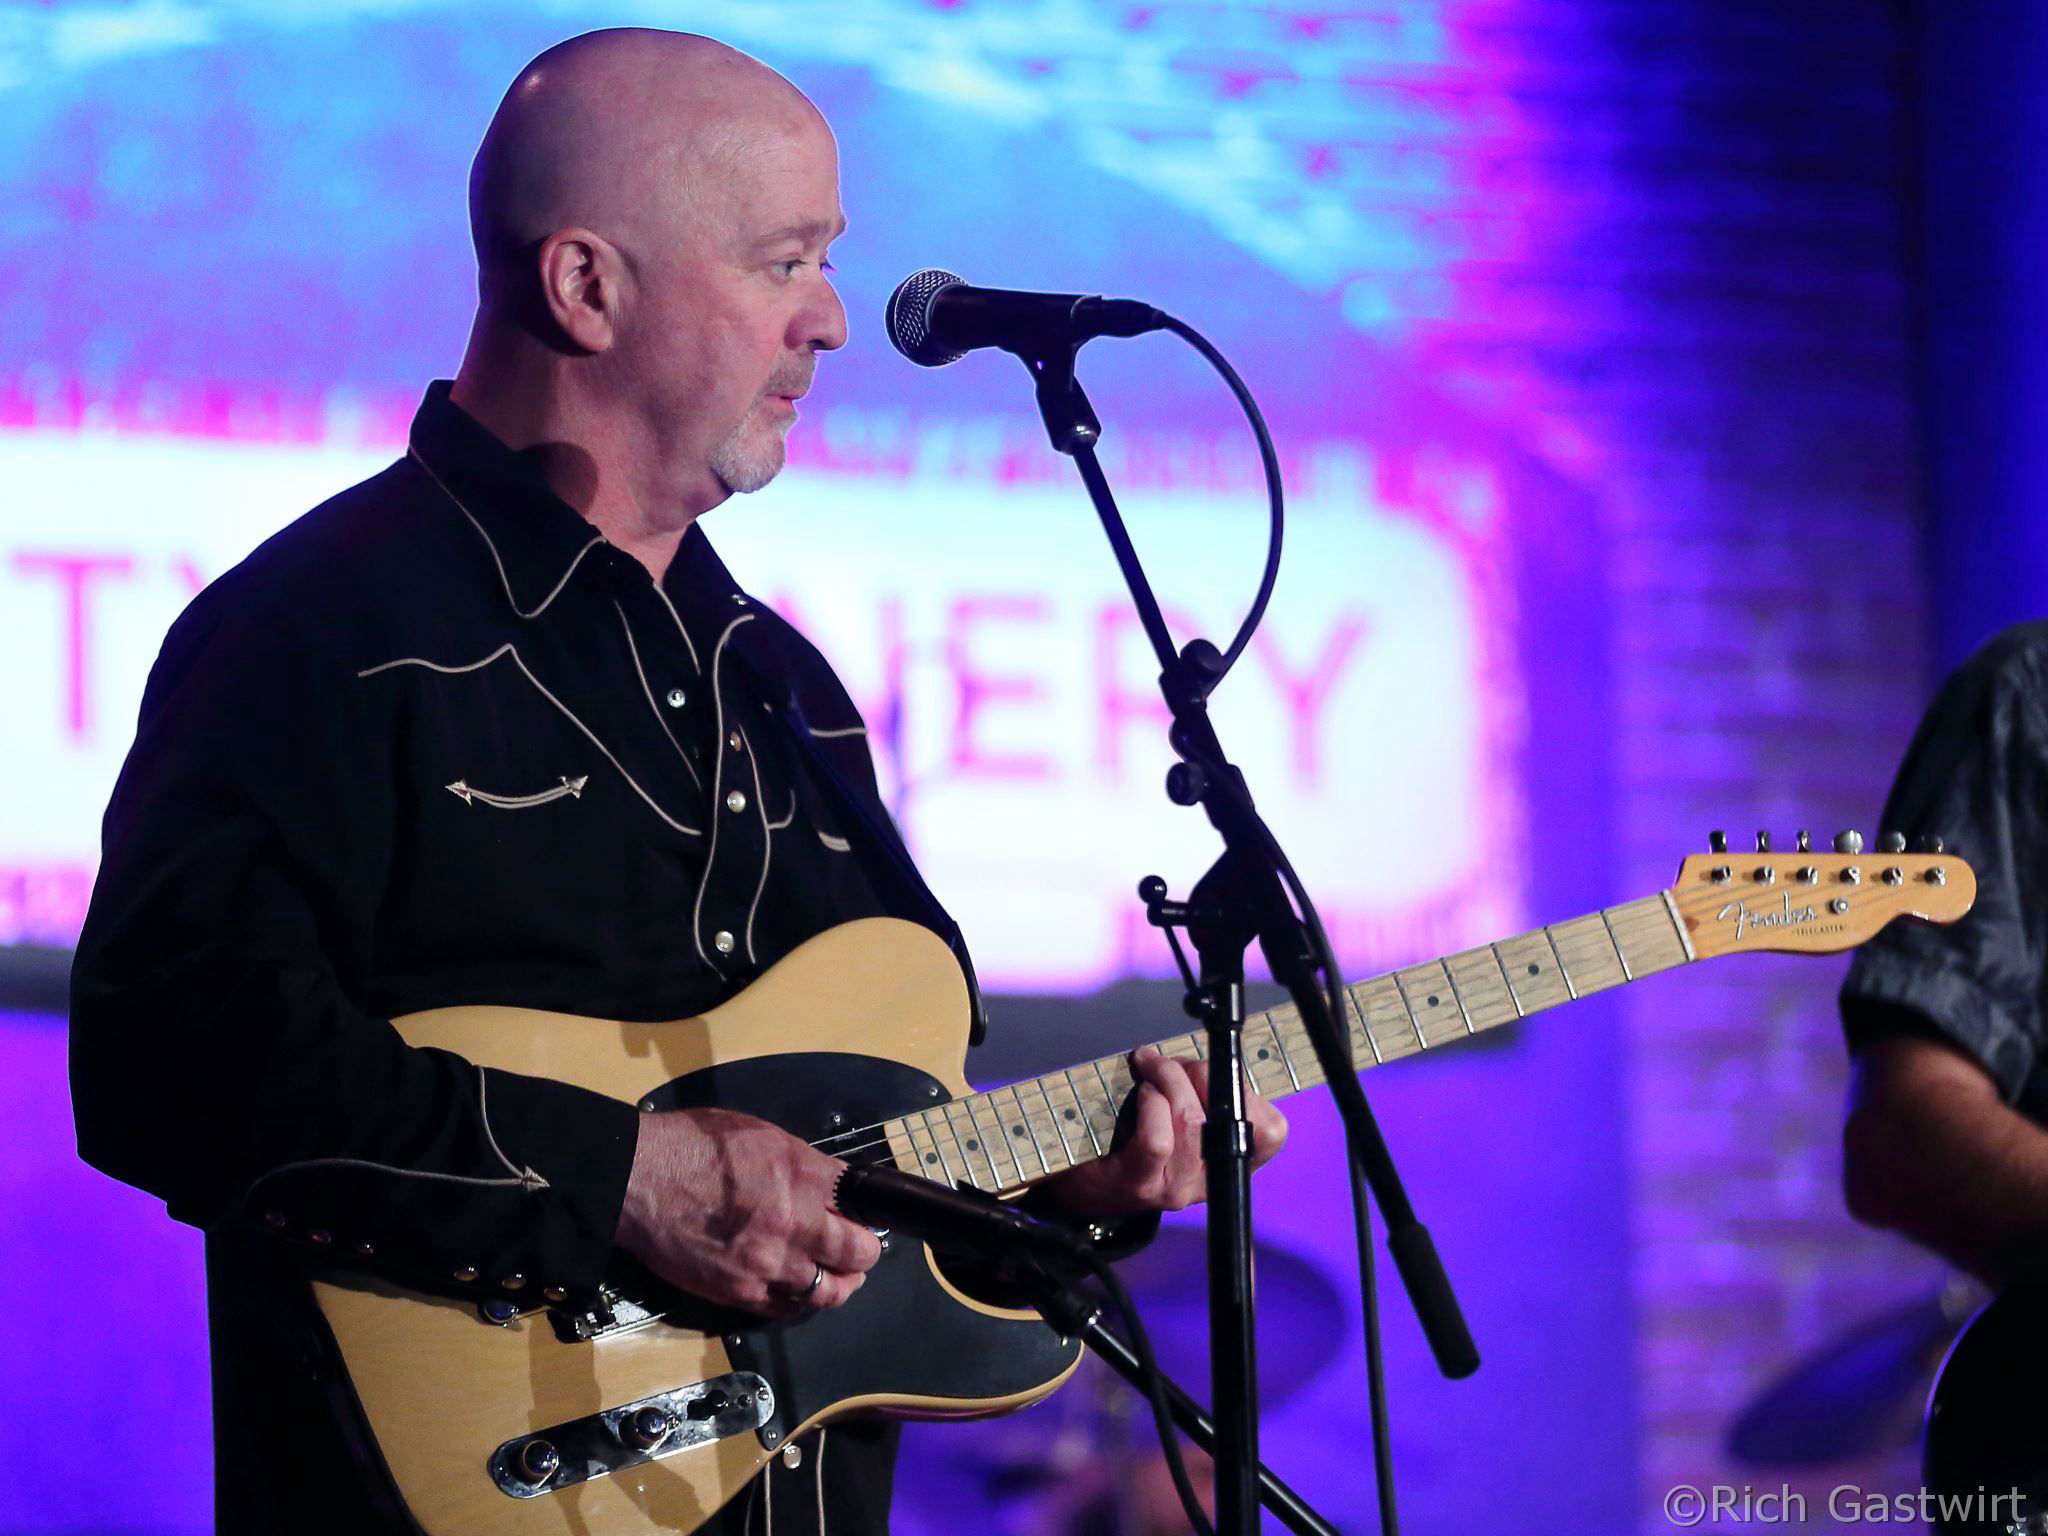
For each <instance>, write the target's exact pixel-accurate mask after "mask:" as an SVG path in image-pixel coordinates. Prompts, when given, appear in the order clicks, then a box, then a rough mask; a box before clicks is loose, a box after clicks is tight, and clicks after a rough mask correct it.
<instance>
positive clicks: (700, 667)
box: [654, 581, 704, 677]
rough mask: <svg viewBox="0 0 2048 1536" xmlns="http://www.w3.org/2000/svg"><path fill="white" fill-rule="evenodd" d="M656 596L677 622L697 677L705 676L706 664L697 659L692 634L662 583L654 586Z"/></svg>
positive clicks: (678, 630)
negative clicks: (669, 598) (684, 625)
mask: <svg viewBox="0 0 2048 1536" xmlns="http://www.w3.org/2000/svg"><path fill="white" fill-rule="evenodd" d="M654 595H655V596H656V597H658V598H660V599H661V606H662V607H664V608H666V609H667V610H668V616H669V617H670V618H672V619H674V620H675V621H676V633H677V634H679V635H681V636H682V637H683V648H684V649H685V650H687V651H688V652H689V653H690V665H691V666H693V667H695V668H696V669H697V675H698V676H700V677H701V676H703V675H704V663H703V662H701V661H699V660H698V659H697V647H696V646H695V645H694V644H693V643H692V642H691V640H690V632H689V631H688V630H687V629H685V628H683V616H682V615H681V614H680V613H677V612H676V605H675V604H674V603H672V602H670V601H669V600H668V594H667V593H666V592H664V591H662V589H661V583H660V582H658V581H657V582H656V583H655V584H654Z"/></svg>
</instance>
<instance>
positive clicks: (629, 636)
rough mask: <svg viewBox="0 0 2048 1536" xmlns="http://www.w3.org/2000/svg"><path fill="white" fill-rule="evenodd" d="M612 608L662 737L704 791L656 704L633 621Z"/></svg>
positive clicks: (700, 780)
mask: <svg viewBox="0 0 2048 1536" xmlns="http://www.w3.org/2000/svg"><path fill="white" fill-rule="evenodd" d="M612 607H614V608H617V609H618V612H619V623H620V624H621V625H622V626H623V627H624V628H625V631H626V649H627V650H629V651H631V652H632V653H633V670H634V672H635V673H637V674H638V675H639V678H640V691H641V692H642V693H644V694H646V695H647V707H648V708H649V709H651V710H653V711H654V718H655V719H656V720H659V721H660V722H661V733H662V735H664V736H666V737H667V738H668V744H669V745H670V746H672V747H674V748H675V749H676V756H677V757H679V758H681V759H682V760H683V766H684V767H685V768H687V769H688V770H689V771H690V782H691V783H692V784H694V785H696V786H697V787H698V788H699V789H702V788H703V787H704V778H703V775H701V774H699V773H698V772H697V765H696V764H695V763H693V762H691V761H690V754H689V753H687V752H685V751H684V750H683V744H682V743H681V742H680V741H677V740H676V733H675V732H674V731H672V730H670V729H669V728H668V716H666V715H664V714H663V713H662V712H661V706H660V705H659V704H657V703H655V702H654V690H653V689H652V688H651V687H649V686H648V684H647V670H646V668H644V667H642V666H641V665H640V647H639V646H637V645H635V644H634V643H633V625H632V621H631V620H629V619H628V618H627V617H626V610H625V609H624V608H621V607H620V606H619V604H618V602H617V601H616V600H614V601H613V603H612ZM690 660H691V662H692V664H694V663H695V662H696V660H697V658H696V657H694V656H692V657H691V658H690ZM700 670H701V669H700Z"/></svg>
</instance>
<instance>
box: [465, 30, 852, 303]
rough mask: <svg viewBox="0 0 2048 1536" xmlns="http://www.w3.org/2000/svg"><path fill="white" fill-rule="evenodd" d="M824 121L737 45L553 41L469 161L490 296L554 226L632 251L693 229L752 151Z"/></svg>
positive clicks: (642, 35)
mask: <svg viewBox="0 0 2048 1536" xmlns="http://www.w3.org/2000/svg"><path fill="white" fill-rule="evenodd" d="M805 132H810V133H823V132H826V130H825V126H824V120H823V119H822V118H821V117H819V115H818V112H817V109H816V108H814V107H813V106H812V105H811V104H810V102H809V101H808V100H806V99H805V97H804V95H803V93H802V92H800V91H798V90H797V88H796V87H795V86H793V85H791V84H790V83H789V82H788V81H787V80H785V79H783V77H782V76H781V75H778V74H777V73H776V72H775V71H774V70H772V69H770V68H769V67H768V66H767V65H765V64H763V63H761V62H760V61H759V60H758V59H754V58H750V57H749V56H748V55H746V54H744V53H741V52H740V51H739V50H738V49H736V48H729V47H727V46H726V45H725V44H724V43H721V42H717V41H715V40H713V39H711V38H708V37H697V36H694V35H692V34H690V33H684V32H658V31H653V30H650V29H647V28H639V27H621V28H616V29H613V30H610V31H604V32H590V33H585V34H584V35H583V36H581V37H574V38H571V39H569V40H568V41H567V42H564V43H558V44H557V45H556V46H554V47H553V48H550V49H549V50H548V51H547V52H545V53H543V54H541V55H540V57H538V58H537V59H535V60H534V61H533V62H532V63H531V64H529V65H527V67H526V68H525V69H524V70H523V71H521V73H520V75H519V78H518V79H517V80H515V81H513V83H512V88H511V89H510V90H509V91H507V92H506V93H505V99H504V100H503V101H502V102H500V103H499V105H498V111H497V114H496V116H494V117H493V118H492V119H491V125H490V128H489V129H488V131H486V133H485V134H484V140H483V144H482V146H481V147H480V148H479V149H478V150H477V155H476V163H475V165H474V166H473V167H472V169H471V172H470V181H469V222H470V236H471V239H472V240H473V241H474V242H475V245H476V255H477V267H478V271H479V274H480V277H481V279H482V282H483V287H484V294H485V299H486V302H487V303H488V302H489V301H490V299H491V297H492V296H493V293H494V290H496V289H498V288H499V287H501V285H502V284H503V283H504V280H505V279H506V278H508V277H512V278H517V277H519V276H522V275H524V273H525V271H526V269H527V268H528V266H529V263H528V257H529V256H530V254H531V253H532V251H533V250H534V248H535V247H536V246H537V245H538V243H539V242H540V241H542V240H545V239H546V238H547V237H548V236H549V235H551V234H554V233H555V232H556V231H558V230H561V229H564V228H569V227H580V228H584V229H589V230H593V231H595V232H597V233H598V234H600V235H603V236H604V237H605V238H607V239H609V240H611V241H613V242H614V243H616V244H618V245H619V246H620V247H621V248H622V249H623V250H625V251H626V252H627V253H628V254H629V256H630V255H631V254H633V253H635V252H636V251H639V250H645V249H647V248H648V247H650V246H652V245H659V244H667V243H672V242H674V241H676V240H680V239H687V238H689V236H690V234H691V226H692V225H693V224H695V223H699V222H701V221H704V220H716V219H719V218H720V217H722V216H725V215H726V214H727V213H728V212H729V210H728V209H727V208H726V207H725V206H723V205H724V204H725V203H727V202H729V201H730V199H731V197H732V196H733V195H734V194H735V192H736V190H737V188H736V185H735V184H736V182H738V181H739V180H740V175H739V173H740V172H741V170H742V167H743V165H744V162H745V160H746V158H747V156H748V153H749V151H750V150H752V149H754V148H757V147H759V146H760V145H761V144H763V143H764V142H767V141H769V140H771V139H774V138H776V137H778V136H788V135H791V134H802V133H805Z"/></svg>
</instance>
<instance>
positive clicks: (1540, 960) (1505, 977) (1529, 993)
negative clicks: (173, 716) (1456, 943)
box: [884, 892, 1697, 1194]
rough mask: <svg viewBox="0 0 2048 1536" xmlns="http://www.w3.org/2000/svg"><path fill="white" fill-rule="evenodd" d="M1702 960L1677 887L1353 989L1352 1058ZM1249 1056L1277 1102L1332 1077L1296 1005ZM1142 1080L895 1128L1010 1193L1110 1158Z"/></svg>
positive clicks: (911, 1167)
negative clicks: (1120, 1120) (1120, 1117)
mask: <svg viewBox="0 0 2048 1536" xmlns="http://www.w3.org/2000/svg"><path fill="white" fill-rule="evenodd" d="M1695 958H1697V957H1696V955H1695V952H1694V949H1693V945H1692V942H1691V940H1690V938H1689V937H1688V934H1687V930H1686V926H1685V924H1684V922H1683V921H1682V920H1681V919H1680V916H1679V910H1678V907H1677V905H1676V904H1675V903H1674V901H1673V898H1672V894H1671V893H1670V892H1660V893H1659V894H1657V895H1655V896H1649V897H1645V898H1644V899H1643V900H1641V901H1632V902H1629V903H1627V904H1625V905H1623V906H1618V907H1608V908H1605V909H1604V910H1602V911H1599V912H1595V913H1593V914H1591V915H1590V916H1587V917H1579V918H1574V919H1572V920H1571V921H1570V922H1565V923H1555V924H1552V925H1551V926H1550V927H1547V928H1537V929H1533V930H1531V931H1530V932H1528V933H1524V934H1520V935H1518V936H1516V937H1514V938H1511V939H1503V940H1501V941H1500V942H1499V943H1496V944H1487V945H1483V946H1482V947H1480V948H1478V949H1467V950H1462V951H1460V952H1459V953H1457V954H1454V955H1446V956H1444V957H1443V958H1442V959H1440V960H1432V961H1429V962H1428V963H1427V964H1424V965H1414V966H1409V967H1408V968H1407V969H1405V970H1399V971H1390V972H1388V973H1387V974H1386V975H1384V976H1375V977H1373V978H1372V979H1371V980H1369V981H1362V982H1359V983H1358V984H1357V985H1356V986H1353V987H1350V988H1348V989H1347V991H1346V999H1347V1003H1348V1007H1347V1009H1346V1021H1345V1022H1346V1023H1347V1024H1348V1026H1349V1028H1350V1033H1351V1053H1352V1057H1353V1060H1354V1062H1355V1064H1356V1065H1357V1066H1359V1067H1360V1068H1365V1067H1371V1066H1377V1065H1379V1064H1380V1063H1381V1062H1387V1061H1394V1060H1396V1059H1398V1058H1400V1057H1403V1056H1419V1055H1421V1054H1422V1053H1423V1052H1425V1051H1432V1050H1435V1049H1437V1048H1438V1047H1439V1046H1444V1045H1449V1044H1451V1043H1452V1042H1453V1041H1456V1040H1462V1039H1464V1038H1465V1037H1466V1036H1468V1035H1476V1034H1478V1033H1479V1032H1480V1031H1481V1030H1485V1029H1492V1028H1494V1027H1495V1026H1497V1025H1501V1024H1507V1023H1510V1022H1512V1021H1513V1020H1515V1019H1521V1018H1527V1017H1528V1016H1529V1015H1530V1014H1532V1013H1540V1012H1542V1011H1543V1010H1544V1009H1546V1008H1554V1007H1556V1006H1557V1005H1558V1004H1560V1003H1566V1002H1570V1001H1572V1000H1573V999H1575V998H1581V997H1585V996H1587V995H1588V994H1590V993H1594V992H1605V991H1607V990H1608V989H1609V988H1611V987H1618V986H1621V985H1622V984H1623V983H1625V982H1630V981H1640V980H1641V979H1642V978H1643V977H1645V976H1653V975H1655V974H1656V973H1657V972H1659V971H1668V970H1671V969H1673V968H1674V967H1676V966H1680V965H1684V964H1686V963H1687V962H1688V961H1691V960H1693V959H1695ZM1156 1049H1158V1050H1159V1051H1160V1052H1161V1053H1162V1054H1164V1055H1167V1056H1173V1057H1177V1058H1179V1059H1181V1060H1183V1061H1199V1060H1201V1059H1202V1057H1203V1056H1204V1055H1205V1054H1207V1049H1208V1047H1207V1042H1206V1039H1205V1037H1204V1035H1203V1034H1201V1033H1192V1034H1185V1035H1174V1036H1172V1037H1171V1038H1169V1039H1166V1040H1161V1041H1158V1042H1156ZM1244 1053H1245V1065H1246V1068H1247V1069H1248V1071H1249V1072H1250V1075H1251V1080H1252V1082H1253V1084H1254V1085H1255V1086H1256V1087H1257V1088H1258V1090H1259V1092H1260V1093H1262V1094H1264V1095H1265V1096H1266V1097H1267V1098H1269V1099H1279V1098H1285V1097H1286V1096H1287V1095H1289V1094H1292V1093H1298V1092H1300V1091H1301V1090H1303V1089H1305V1088H1315V1087H1320V1086H1321V1085H1322V1084H1323V1083H1324V1082H1325V1081H1326V1079H1325V1077H1324V1074H1323V1070H1322V1066H1321V1064H1320V1062H1318V1060H1317V1058H1316V1052H1315V1047H1314V1045H1313V1044H1312V1043H1311V1042H1310V1040H1309V1036H1308V1029H1307V1027H1306V1026H1305V1025H1304V1024H1303V1023H1302V1021H1301V1015H1300V1014H1299V1012H1298V1011H1297V1010H1296V1009H1295V1008H1294V1007H1293V1006H1292V1005H1291V1004H1290V1005H1287V1006H1284V1007H1280V1008H1274V1009H1271V1010H1269V1011H1268V1012H1265V1013H1260V1014H1255V1015H1253V1016H1251V1017H1249V1018H1247V1019H1246V1020H1245V1031H1244ZM1133 1083H1134V1078H1133V1076H1132V1073H1131V1068H1130V1064H1129V1062H1128V1061H1127V1060H1126V1059H1125V1057H1124V1056H1122V1055H1117V1056H1105V1057H1100V1058H1098V1059H1096V1060H1094V1061H1085V1062H1082V1063H1081V1064H1080V1065H1078V1066H1073V1067H1067V1068H1065V1069H1064V1070H1062V1071H1058V1072H1052V1073H1048V1074H1047V1075H1046V1076H1044V1077H1036V1078H1031V1079H1029V1080H1028V1081H1025V1082H1021V1083H1012V1084H1010V1085H1009V1086H1008V1087H1004V1088H996V1089H992V1090H990V1091H989V1092H987V1093H977V1094H970V1095H968V1096H967V1097H966V1098H961V1099H955V1100H952V1101H951V1102H949V1103H945V1104H937V1105H934V1106H933V1107H932V1108H930V1109H928V1110H924V1111H921V1112H920V1113H918V1114H915V1115H909V1116H906V1117H905V1118H903V1119H901V1120H896V1121H892V1122H890V1123H889V1124H888V1125H887V1126H886V1127H884V1129H885V1130H886V1131H887V1133H888V1137H889V1145H890V1149H891V1151H892V1152H893V1153H894V1155H895V1161H896V1165H897V1166H898V1167H899V1168H901V1169H903V1170H904V1171H905V1172H907V1173H918V1174H922V1175H924V1176H925V1177H926V1178H930V1179H937V1180H942V1181H944V1182H946V1183H949V1184H951V1183H958V1182H960V1181H962V1180H965V1181H967V1182H969V1183H971V1184H973V1185H974V1186H975V1187H977V1188H979V1189H983V1190H987V1191H989V1192H991V1193H995V1194H1004V1193H1008V1192H1010V1191H1013V1190H1019V1189H1023V1188H1025V1187H1026V1186H1028V1185H1031V1184H1036V1183H1037V1182H1038V1181H1039V1180H1041V1179H1045V1178H1048V1177H1050V1176H1051V1175H1053V1174H1055V1173H1058V1172H1060V1171H1061V1170H1063V1169H1066V1168H1072V1167H1075V1166H1077V1165H1079V1164H1081V1163H1087V1162H1092V1161H1094V1160H1095V1159H1096V1158H1098V1157H1101V1156H1102V1155H1104V1154H1105V1153H1106V1152H1107V1151H1108V1150H1109V1147H1110V1142H1111V1140H1112V1138H1113V1136H1114V1134H1115V1130H1116V1117H1117V1110H1118V1109H1119V1107H1120V1106H1121V1105H1122V1104H1123V1102H1124V1100H1125V1098H1126V1097H1128V1096H1129V1094H1130V1091H1131V1088H1132V1085H1133Z"/></svg>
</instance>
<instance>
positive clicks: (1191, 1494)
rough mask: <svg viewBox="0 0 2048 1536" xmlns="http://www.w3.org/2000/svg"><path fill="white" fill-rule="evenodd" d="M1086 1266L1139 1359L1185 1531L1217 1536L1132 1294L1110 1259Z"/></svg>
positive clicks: (1094, 1260) (1096, 1256) (1093, 1259)
mask: <svg viewBox="0 0 2048 1536" xmlns="http://www.w3.org/2000/svg"><path fill="white" fill-rule="evenodd" d="M1089 1267H1090V1268H1091V1269H1092V1270H1093V1271H1094V1272H1095V1278H1096V1279H1097V1280H1099V1281H1101V1282H1102V1288H1103V1289H1104V1290H1105V1291H1107V1292H1108V1293H1109V1299H1110V1301H1111V1302H1113V1303H1114V1304H1115V1306H1116V1309H1117V1311H1118V1312H1120V1313H1122V1314H1123V1319H1124V1328H1125V1330H1126V1332H1127V1334H1128V1338H1127V1342H1128V1343H1129V1344H1130V1346H1131V1353H1132V1354H1134V1355H1136V1356H1137V1357H1138V1369H1139V1371H1140V1372H1141V1373H1142V1374H1143V1376H1144V1378H1145V1397H1146V1400H1147V1401H1148V1402H1149V1403H1151V1405H1152V1422H1153V1424H1154V1426H1155V1427H1156V1428H1157V1429H1158V1431H1159V1449H1160V1451H1161V1453H1162V1454H1163V1455H1164V1456H1165V1457H1166V1470H1167V1471H1168V1472H1169V1473H1171V1474H1172V1476H1173V1490H1174V1492H1175V1493H1177V1494H1179V1495H1180V1507H1181V1512H1182V1513H1183V1514H1185V1515H1186V1516H1187V1518H1188V1528H1189V1529H1190V1530H1192V1531H1193V1532H1194V1533H1195V1536H1216V1530H1215V1527H1214V1526H1212V1525H1211V1524H1210V1523H1209V1518H1208V1516H1207V1515H1206V1514H1204V1513H1203V1510H1202V1501H1201V1500H1200V1499H1198V1498H1196V1497H1195V1485H1194V1484H1193V1483H1192V1482H1190V1481H1189V1480H1188V1466H1187V1462H1186V1460H1185V1459H1184V1458H1183V1457H1182V1456H1181V1451H1180V1431H1179V1430H1177V1429H1175V1428H1174V1425H1173V1410H1172V1408H1170V1407H1169V1406H1168V1405H1167V1401H1166V1383H1165V1380H1164V1379H1163V1378H1162V1377H1161V1376H1160V1374H1159V1360H1158V1358H1157V1357H1156V1356H1155V1355H1154V1354H1153V1353H1152V1340H1151V1338H1150V1337H1149V1336H1148V1335H1147V1334H1146V1332H1145V1324H1144V1320H1143V1319H1141V1318H1140V1317H1139V1316H1138V1308H1137V1305H1136V1303H1134V1302H1133V1301H1132V1300H1131V1293H1130V1292H1129V1291H1127V1290H1125V1289H1124V1282H1123V1280H1122V1278H1121V1277H1120V1276H1119V1275H1118V1274H1117V1272H1116V1271H1115V1270H1114V1269H1112V1268H1111V1267H1110V1263H1109V1260H1108V1259H1106V1258H1104V1257H1103V1256H1102V1255H1101V1254H1099V1253H1098V1254H1092V1255H1090V1256H1089Z"/></svg>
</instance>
